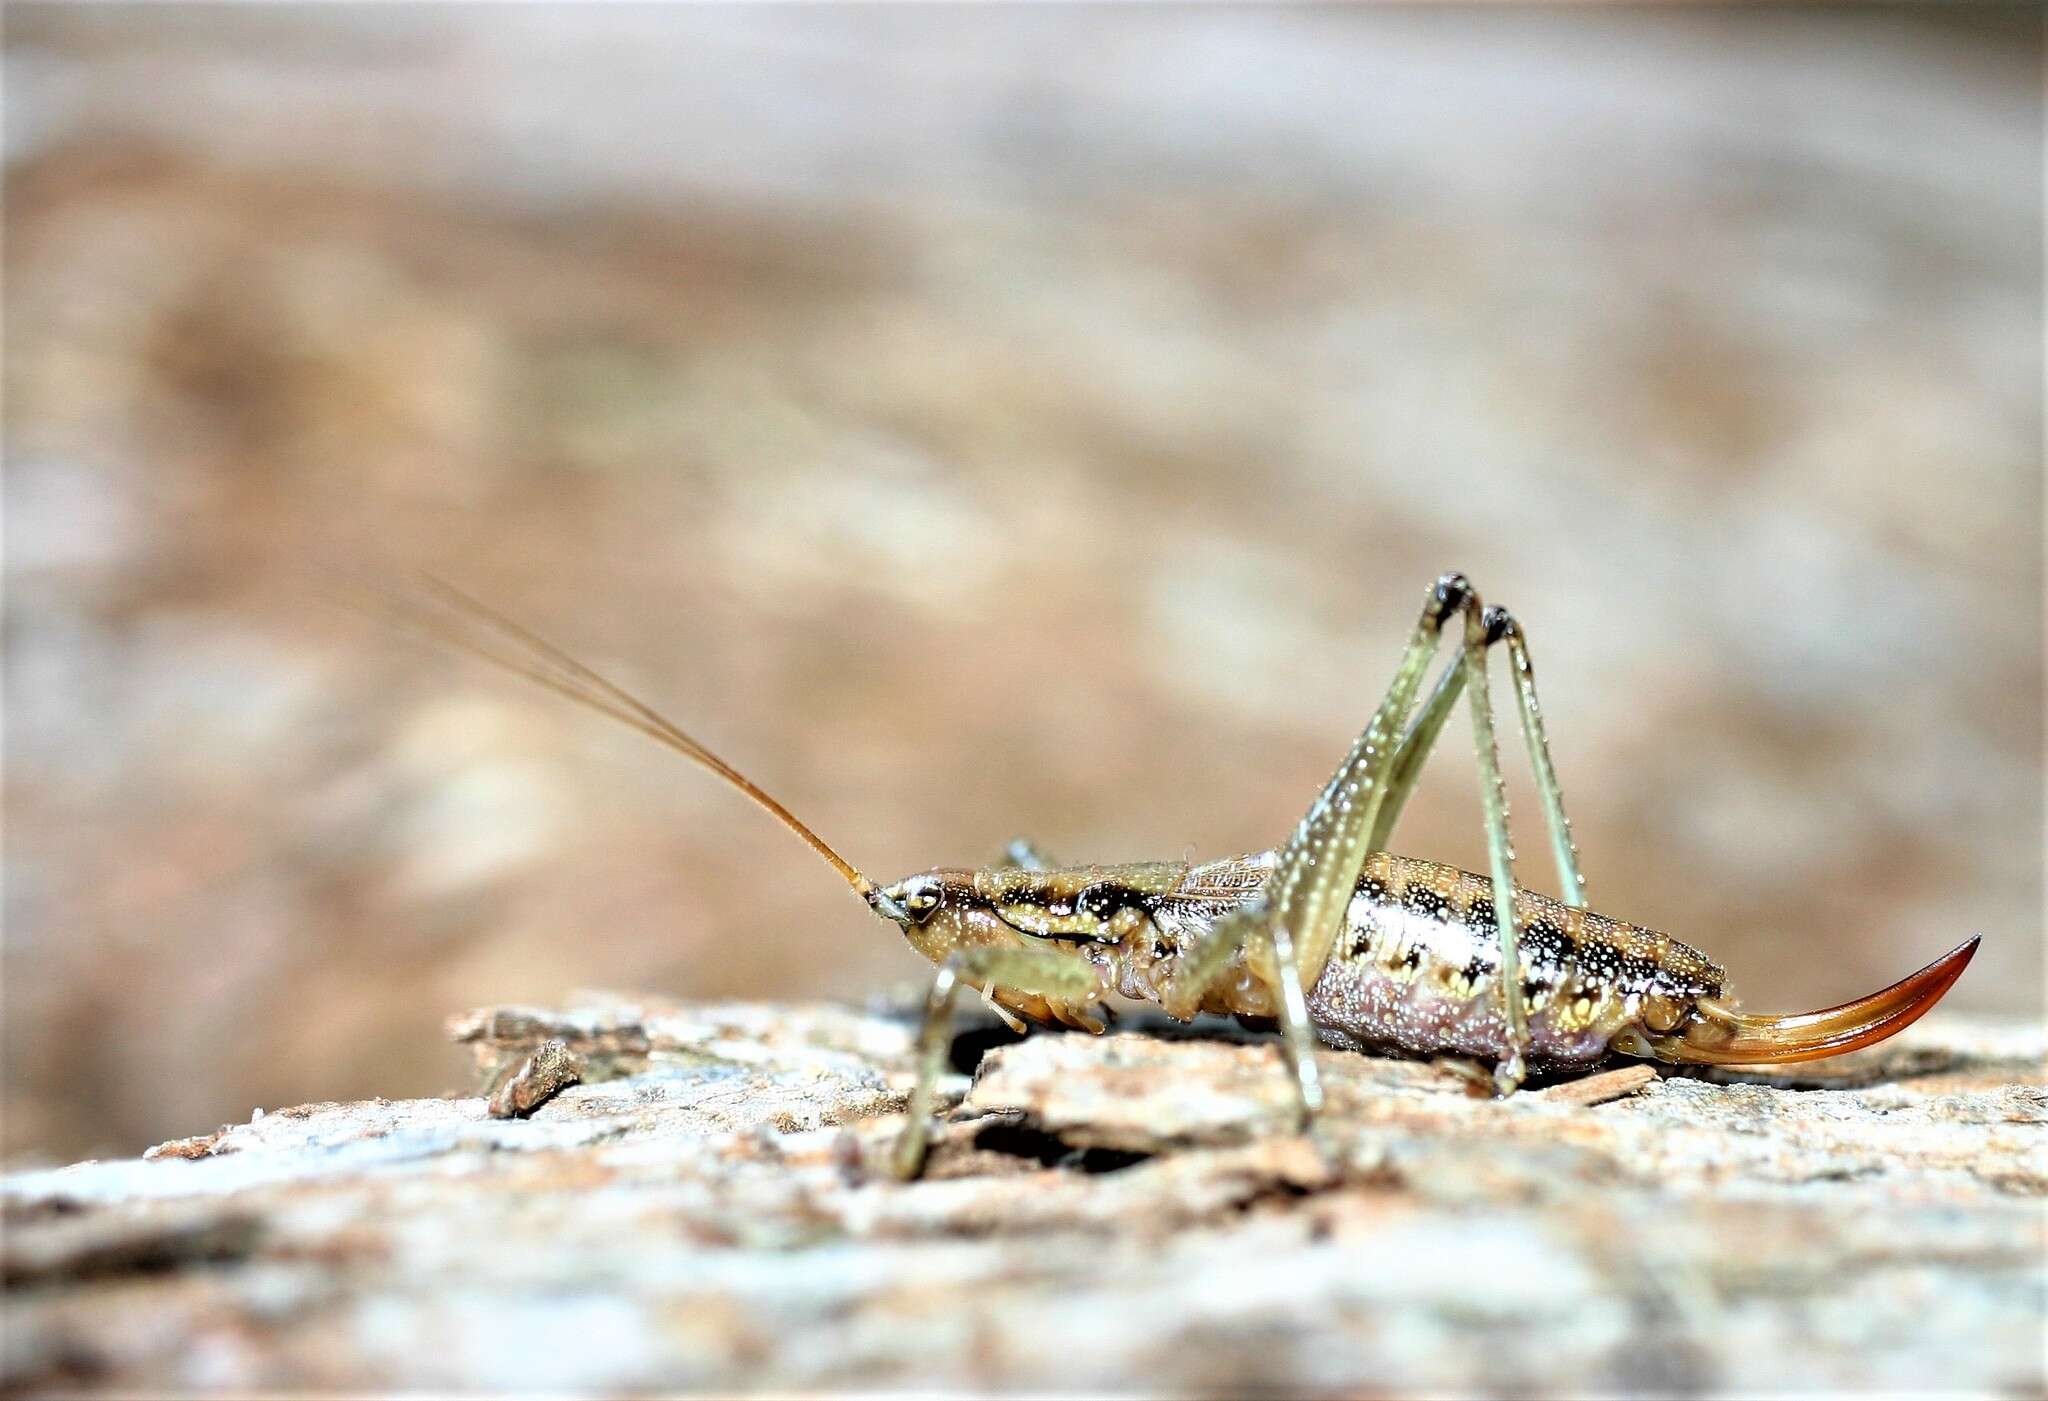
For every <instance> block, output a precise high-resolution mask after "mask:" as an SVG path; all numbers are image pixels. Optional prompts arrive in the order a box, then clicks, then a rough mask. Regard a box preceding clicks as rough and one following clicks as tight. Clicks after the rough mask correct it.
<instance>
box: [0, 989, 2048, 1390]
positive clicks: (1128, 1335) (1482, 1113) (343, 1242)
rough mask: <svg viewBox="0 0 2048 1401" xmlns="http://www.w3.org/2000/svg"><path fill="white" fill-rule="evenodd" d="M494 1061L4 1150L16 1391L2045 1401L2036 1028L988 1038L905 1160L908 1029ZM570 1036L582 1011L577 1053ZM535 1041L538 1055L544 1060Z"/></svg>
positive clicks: (878, 1019)
mask: <svg viewBox="0 0 2048 1401" xmlns="http://www.w3.org/2000/svg"><path fill="white" fill-rule="evenodd" d="M451 1031H452V1033H453V1035H454V1036H455V1039H456V1040H457V1041H459V1042H461V1043H463V1044H465V1045H466V1046H468V1047H469V1048H470V1049H471V1051H472V1052H473V1053H474V1054H475V1057H476V1061H477V1066H478V1070H479V1072H480V1076H479V1082H480V1083H482V1084H484V1085H486V1086H490V1087H493V1088H494V1089H495V1090H496V1094H495V1095H494V1096H493V1097H492V1098H491V1099H488V1100H487V1099H486V1098H485V1097H484V1096H482V1095H477V1096H471V1097H451V1098H447V1099H434V1100H409V1101H389V1100H381V1099H379V1100H372V1101H368V1102H364V1103H355V1104H312V1105H304V1106H301V1107H298V1108H293V1109H284V1110H279V1111H276V1112H274V1113H268V1114H261V1113H259V1115H258V1116H257V1117H256V1118H254V1119H252V1120H251V1121H250V1122H248V1123H246V1124H237V1125H233V1126H230V1127H227V1128H223V1129H220V1130H218V1131H217V1132H214V1133H210V1134H205V1135H201V1136H199V1137H195V1138H190V1139H182V1140H178V1141H175V1142H172V1143H167V1144H163V1145H160V1146H159V1147H158V1148H155V1149H153V1150H151V1151H150V1152H149V1153H148V1154H145V1155H144V1156H143V1157H142V1158H139V1159H133V1160H127V1161H118V1162H88V1163H80V1164H77V1165H74V1166H71V1167H66V1168H60V1169H54V1170H44V1171H32V1172H20V1173H16V1174H14V1175H12V1176H10V1177H8V1178H6V1179H5V1181H4V1200H5V1209H6V1219H7V1226H8V1229H7V1236H6V1245H5V1257H4V1259H5V1278H6V1288H7V1295H6V1298H7V1321H8V1327H7V1329H6V1342H5V1354H4V1372H0V1380H4V1383H5V1385H6V1386H7V1387H9V1388H10V1389H13V1390H30V1389H33V1390H37V1391H48V1390H52V1389H62V1388H75V1389H79V1390H105V1391H113V1390H118V1391H163V1390H216V1389H231V1390H240V1391H276V1390H285V1389H306V1388H319V1389H324V1390H330V1391H344V1392H355V1391H364V1390H371V1389H390V1388H405V1389H411V1390H461V1391H468V1390H490V1391H519V1392H535V1391H542V1392H555V1391H582V1392H604V1393H611V1392H618V1391H625V1390H649V1391H712V1392H733V1391H740V1390H768V1391H790V1390H828V1389H839V1388H859V1389H869V1390H872V1389H876V1388H903V1387H919V1388H939V1389H944V1390H976V1391H988V1390H994V1391H1007V1390H1029V1391H1065V1392H1077V1391H1078V1392H1091V1393H1093V1392H1104V1391H1119V1390H1142V1391H1147V1392H1171V1393H1176V1394H1197V1395H1241V1394H1245V1393H1247V1392H1269V1393H1286V1394H1301V1393H1346V1394H1349V1393H1356V1392H1362V1391H1373V1392H1383V1391H1384V1392H1397V1393H1399V1392H1412V1391H1418V1390H1428V1391H1439V1392H1455V1393H1462V1394H1472V1393H1489V1394H1492V1393H1515V1394H1523V1393H1547V1394H1555V1395H1580V1394H1584V1393H1586V1392H1588V1391H1596V1390H1606V1391H1622V1392H1630V1393H1638V1392H1658V1393H1690V1392H1707V1391H1712V1392H1731V1391H1732V1392H1753V1391H1759V1390H1768V1391H1785V1390H1796V1389H1805V1388H1828V1389H1863V1388H1884V1389H1888V1390H1899V1389H1939V1390H1942V1391H1972V1392H2015V1393H2021V1394H2040V1392H2041V1391H2042V1390H2043V1388H2044V1382H2048V1379H2044V1375H2043V1362H2042V1338H2043V1332H2042V1328H2043V1277H2044V1272H2043V1257H2044V1246H2048V1240H2044V1225H2048V1217H2044V1211H2043V1195H2044V1192H2048V1134H2044V1130H2043V1125H2044V1122H2048V1092H2044V1089H2043V1085H2044V1067H2043V1040H2042V1036H2041V1033H2040V1031H2039V1030H2038V1029H2036V1028H2024V1029H2022V1028H1998V1027H1993V1026H1989V1025H1985V1024H1976V1023H1970V1022H1964V1021H1958V1020H1937V1019H1930V1021H1929V1022H1927V1023H1923V1024H1922V1025H1921V1026H1920V1027H1916V1028H1914V1029H1913V1030H1912V1031H1910V1032H1908V1033H1907V1034H1906V1035H1905V1036H1902V1037H1900V1038H1898V1039H1897V1040H1896V1041H1894V1042H1891V1043H1889V1044H1887V1045H1886V1046H1884V1047H1880V1048H1877V1049H1876V1050H1873V1051H1871V1052H1866V1053H1864V1054H1862V1055H1861V1056H1857V1057H1850V1058H1846V1059H1844V1060H1842V1061H1838V1062H1829V1063H1825V1064H1821V1065H1817V1066H1811V1067H1800V1068H1796V1069H1797V1070H1798V1074H1796V1075H1784V1074H1780V1075H1761V1074H1754V1075H1726V1074H1717V1075H1713V1076H1702V1077H1693V1076H1681V1075H1671V1074H1666V1073H1662V1072H1659V1071H1657V1070H1654V1069H1652V1068H1650V1067H1648V1066H1642V1065H1624V1066H1622V1067H1620V1068H1618V1069H1615V1070H1612V1071H1608V1072H1605V1073H1602V1074H1599V1075H1595V1076H1591V1077H1586V1078H1583V1079H1579V1080H1572V1081H1565V1082H1561V1083H1558V1084H1555V1085H1552V1086H1550V1087H1548V1088H1543V1089H1538V1090H1535V1091H1533V1092H1528V1093H1523V1094H1520V1095H1517V1096H1515V1097H1514V1098H1512V1099H1510V1100H1506V1101H1498V1102H1496V1101H1492V1100H1488V1099H1483V1098H1474V1097H1473V1096H1472V1095H1471V1094H1470V1093H1468V1090H1467V1085H1466V1082H1465V1081H1464V1080H1463V1079H1461V1078H1460V1077H1459V1076H1458V1075H1456V1074H1454V1073H1452V1072H1451V1071H1449V1070H1447V1069H1445V1068H1441V1067H1435V1066H1431V1065H1426V1064H1420V1063H1415V1062H1404V1061H1393V1060H1380V1059H1373V1058H1368V1057H1364V1056H1356V1055H1345V1054H1335V1053H1326V1054H1325V1057H1324V1061H1325V1067H1326V1071H1327V1078H1328V1085H1329V1100H1330V1104H1329V1111H1328V1113H1327V1114H1326V1115H1325V1117H1324V1119H1323V1120H1322V1122H1321V1124H1320V1126H1319V1128H1318V1131H1317V1133H1316V1135H1315V1136H1314V1138H1313V1139H1309V1138H1302V1137H1297V1136H1294V1135H1293V1134H1292V1133H1291V1132H1290V1131H1289V1129H1288V1122H1289V1115H1288V1110H1289V1104H1288V1099H1287V1088H1286V1079H1285V1076H1284V1075H1283V1073H1282V1071H1281V1066H1280V1058H1279V1054H1278V1050H1277V1048H1276V1046H1275V1045H1274V1044H1272V1043H1271V1042H1270V1041H1269V1040H1266V1039H1262V1038H1257V1037H1251V1036H1247V1035H1245V1034H1242V1033H1237V1032H1234V1031H1227V1032H1219V1033H1217V1034H1213V1035H1212V1034H1197V1035H1191V1034H1189V1033H1188V1032H1186V1031H1184V1030H1180V1031H1171V1032H1166V1033H1163V1032H1162V1028H1161V1027H1159V1026H1157V1025H1152V1024H1142V1025H1141V1026H1140V1027H1139V1028H1138V1029H1136V1030H1131V1031H1124V1032H1120V1033H1118V1034H1115V1035H1111V1036H1107V1037H1101V1038H1095V1037H1088V1036H1083V1035H1078V1034H1076V1035H1055V1034H1039V1035H1034V1036H1031V1037H1029V1038H1026V1039H1024V1040H1021V1041H1016V1040H1011V1039H1009V1038H1007V1037H1006V1036H1005V1035H1003V1034H1001V1033H1000V1032H999V1031H996V1030H991V1029H990V1028H987V1027H981V1028H970V1029H969V1030H968V1032H966V1033H965V1034H964V1035H963V1037H962V1038H961V1041H960V1042H959V1043H958V1049H959V1052H960V1056H961V1058H962V1059H963V1060H971V1058H972V1055H973V1053H974V1052H975V1051H976V1050H977V1049H978V1048H982V1047H986V1046H988V1045H989V1044H990V1043H991V1042H996V1043H1000V1044H995V1045H994V1047H993V1049H991V1050H989V1051H988V1053H987V1055H986V1057H985V1059H983V1060H982V1062H981V1064H980V1067H979V1073H978V1075H977V1076H976V1077H975V1079H974V1080H973V1082H972V1084H971V1085H970V1083H969V1081H968V1079H967V1078H966V1077H965V1076H955V1077H954V1078H953V1080H952V1081H951V1082H949V1084H948V1086H947V1096H946V1102H947V1103H948V1104H949V1105H951V1106H952V1108H951V1111H950V1115H949V1118H948V1120H947V1122H946V1123H945V1125H944V1126H943V1128H942V1129H941V1130H940V1131H939V1133H938V1134H937V1137H936V1140H935V1148H934V1152H933V1156H932V1161H931V1165H930V1169H929V1171H928V1173H927V1175H926V1178H925V1179H924V1180H923V1181H920V1182H916V1183H910V1184H899V1183H895V1182H891V1181H888V1180H886V1179H885V1178H884V1177H882V1176H881V1175H880V1172H879V1165H880V1164H881V1163H883V1162H885V1161H886V1148H887V1145H888V1142H889V1139H890V1135H891V1134H892V1133H893V1132H894V1130H895V1129H896V1128H897V1127H898V1126H900V1124H901V1122H902V1120H901V1110H902V1105H903V1100H904V1092H905V1090H906V1089H907V1088H908V1074H909V1066H910V1054H909V1051H910V1039H911V1035H912V1027H911V1024H910V1022H909V1020H908V1019H907V1018H905V1017H903V1016H900V1015H893V1014H888V1013H880V1012H878V1013H873V1014H864V1013H861V1012H856V1011H852V1010H848V1009H844V1008H838V1007H829V1006H817V1005H801V1006H766V1005H741V1004H728V1005H687V1004H665V1003H655V1002H651V1001H644V1002H625V1001H621V1000H617V999H601V998H595V997H583V998H578V999H576V1000H574V1001H573V1002H572V1004H571V1005H569V1006H568V1007H566V1008H564V1009H561V1010H542V1009H534V1008H498V1009H493V1010H487V1011H482V1012H477V1013H473V1014H470V1015H468V1016H465V1017H461V1018H457V1019H456V1020H455V1021H454V1022H452V1023H451ZM551 1043H559V1044H558V1045H557V1044H551ZM536 1053H539V1054H538V1056H537V1058H536Z"/></svg>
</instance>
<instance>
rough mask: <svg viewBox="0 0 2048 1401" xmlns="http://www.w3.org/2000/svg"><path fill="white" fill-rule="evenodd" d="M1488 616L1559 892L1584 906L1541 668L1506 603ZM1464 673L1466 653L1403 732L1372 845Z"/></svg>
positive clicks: (1402, 798) (1403, 796) (1401, 802)
mask: <svg viewBox="0 0 2048 1401" xmlns="http://www.w3.org/2000/svg"><path fill="white" fill-rule="evenodd" d="M1483 622H1484V628H1485V645H1486V646H1488V647H1491V646H1494V645H1495V644H1496V643H1500V642H1505V643H1506V644H1507V648H1508V665H1509V666H1510V668H1512V673H1513V676H1514V679H1515V700H1516V705H1517V708H1518V709H1519V711H1520V712H1521V719H1522V740H1523V743H1524V744H1525V746H1526V747H1527V749H1528V752H1529V767H1530V768H1531V769H1532V770H1533V771H1534V772H1535V777H1536V792H1537V794H1538V796H1539V797H1540V798H1541V800H1542V803H1543V817H1544V825H1545V826H1546V827H1547V828H1548V829H1549V833H1550V849H1551V854H1552V856H1553V857H1554V858H1555V859H1556V862H1557V880H1558V886H1559V889H1560V893H1561V894H1562V897H1563V899H1564V902H1565V903H1566V904H1567V905H1574V906H1578V907H1580V908H1583V907H1584V906H1585V903H1586V879H1585V877H1584V876H1583V875H1581V874H1580V872H1579V852H1578V848H1577V846H1575V845H1574V844H1573V842H1572V824H1571V819H1570V818H1568V817H1566V816H1565V812H1564V792H1563V790H1562V789H1561V788H1560V787H1559V786H1558V782H1557V768H1556V766H1555V765H1554V764H1552V763H1551V759H1550V739H1549V737H1548V735H1546V734H1545V733H1544V729H1543V705H1542V702H1541V701H1540V700H1539V699H1538V698H1537V695H1536V671H1535V668H1534V667H1533V666H1532V665H1531V664H1530V661H1529V645H1528V642H1527V640H1526V638H1525V636H1524V634H1523V632H1522V627H1521V624H1520V623H1518V622H1516V621H1515V618H1514V616H1513V615H1512V614H1511V613H1509V612H1508V611H1507V610H1506V609H1505V608H1488V609H1486V610H1485V613H1484V617H1483ZM1465 675H1466V671H1465V665H1464V657H1463V655H1462V653H1461V654H1460V655H1458V656H1456V657H1453V658H1452V659H1451V661H1450V662H1449V663H1448V664H1447V665H1446V666H1445V667H1444V669H1443V672H1442V674H1441V675H1440V676H1438V678H1437V684H1436V687H1435V689H1434V690H1433V691H1432V692H1431V693H1430V697H1429V699H1428V700H1427V701H1425V702H1424V703H1423V706H1422V709H1421V710H1420V711H1418V712H1417V713H1416V717H1415V721H1414V723H1413V724H1411V725H1410V726H1409V727H1408V733H1407V734H1405V735H1404V736H1402V738H1401V747H1400V749H1398V750H1397V751H1396V752H1395V754H1394V764H1393V771H1392V774H1391V775H1390V776H1389V778H1388V780H1387V796H1386V798H1385V799H1384V800H1383V801H1382V802H1381V804H1380V810H1379V815H1378V817H1377V818H1375V819H1374V822H1373V830H1372V840H1371V849H1372V850H1374V851H1385V850H1387V844H1388V841H1389V840H1390V839H1391V838H1392V836H1393V833H1394V824H1395V823H1396V822H1397V821H1398V820H1399V818H1400V816H1401V809H1402V807H1403V806H1405V805H1406V803H1407V801H1408V799H1409V797H1410V796H1411V795H1412V794H1413V793H1414V791H1415V785H1416V783H1417V781H1418V780H1419V779H1420V777H1421V775H1422V766H1423V764H1424V763H1425V762H1426V761H1427V760H1428V758H1429V755H1430V752H1431V750H1432V749H1433V748H1434V747H1435V745H1436V740H1437V737H1438V736H1439V735H1440V734H1441V733H1442V732H1443V727H1444V723H1445V722H1446V721H1447V720H1449V719H1450V715H1451V711H1452V710H1454V709H1455V708H1456V707H1457V702H1458V698H1459V696H1461V695H1462V694H1463V693H1464V690H1465Z"/></svg>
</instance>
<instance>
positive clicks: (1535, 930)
mask: <svg viewBox="0 0 2048 1401" xmlns="http://www.w3.org/2000/svg"><path fill="white" fill-rule="evenodd" d="M1515 923H1516V927H1517V929H1518V931H1519V939H1518V949H1519V962H1520V973H1521V979H1522V985H1523V994H1524V1005H1525V1006H1526V1008H1527V1012H1528V1018H1529V1034H1530V1058H1531V1060H1532V1061H1535V1062H1537V1063H1539V1064H1541V1063H1544V1062H1548V1063H1550V1064H1554V1065H1585V1064H1588V1063H1590V1062H1593V1061H1597V1060H1600V1059H1601V1058H1602V1057H1604V1056H1605V1055H1606V1054H1607V1050H1608V1042H1609V1041H1610V1040H1611V1039H1612V1038H1613V1037H1614V1035H1615V1034H1616V1033H1617V1032H1619V1031H1621V1030H1622V1029H1623V1028H1625V1027H1629V1026H1633V1025H1647V1026H1649V1027H1650V1028H1652V1029H1654V1030H1668V1029H1669V1028H1670V1027H1672V1026H1676V1025H1677V1024H1678V1021H1679V1020H1680V1019H1681V1018H1682V1017H1683V1016H1684V1015H1685V1013H1686V1012H1687V1011H1689V1010H1690V1008H1691V1006H1692V1004H1693V1003H1694V1002H1695V1001H1697V1000H1698V999H1700V998H1702V997H1713V996H1718V995H1719V994H1720V991H1721V984H1722V981H1723V974H1722V972H1721V970H1720V968H1718V967H1716V966H1715V965H1714V964H1713V963H1711V962H1709V961H1708V960H1707V959H1706V957H1705V956H1704V955H1702V954H1701V953H1699V951H1698V950H1696V949H1693V948H1691V947H1689V946H1687V945H1685V944H1682V943H1680V942H1679V941H1678V940H1676V939H1674V938H1672V937H1671V936H1670V935H1668V934H1660V933H1658V932H1657V931H1656V930H1654V929H1643V928H1639V927H1638V926H1636V925H1632V924H1623V923H1621V922H1620V921H1618V920H1612V919H1608V918H1606V917H1605V916H1603V915H1597V914H1594V913H1592V912H1591V911H1589V910H1576V909H1572V908H1570V907H1569V906H1566V905H1562V904H1560V903H1558V902H1557V901H1555V900H1552V899H1550V898H1549V897H1548V896H1544V895H1538V894H1536V893H1535V892H1534V891H1528V890H1519V891H1517V892H1516V901H1515ZM1499 979H1500V938H1499V935H1498V933H1497V931H1496V929H1495V927H1494V916H1493V883H1492V882H1491V881H1490V880H1488V879H1487V878H1486V877H1484V876H1480V875H1475V874H1473V873H1472V872H1470V871H1461V870H1459V869H1457V868H1456V867H1454V866H1442V865H1438V864H1437V863H1436V862H1433V861H1417V860H1414V859H1412V858H1409V857H1404V856H1393V855H1390V854H1388V853H1385V852H1379V853H1375V854H1374V855H1373V856H1371V857H1369V858H1368V859H1367V861H1366V864H1365V869H1364V871H1363V872H1362V873H1361V874H1360V876H1359V881H1358V886H1357V890H1356V892H1355V893H1354V895H1353V896H1352V900H1351V906H1350V909H1349V911H1348V912H1347V916H1346V921H1345V928H1344V931H1343V932H1342V934H1340V935H1339V936H1338V940H1337V945H1336V947H1335V948H1334V949H1333V950H1332V951H1331V955H1330V961H1329V962H1328V963H1327V964H1326V965H1325V966H1324V968H1323V972H1322V976H1321V977H1320V978H1318V979H1317V980H1316V984H1315V986H1314V987H1313V988H1312V989H1310V990H1309V994H1308V1008H1309V1016H1310V1017H1311V1018H1312V1019H1313V1020H1314V1022H1315V1024H1316V1029H1317V1031H1318V1032H1319V1033H1320V1034H1321V1035H1322V1038H1323V1040H1324V1041H1326V1042H1328V1043H1330V1044H1331V1045H1333V1046H1339V1047H1343V1048H1345V1049H1350V1050H1371V1049H1385V1048H1392V1049H1398V1050H1404V1051H1408V1052H1412V1053H1415V1054H1418V1055H1432V1054H1448V1055H1468V1056H1479V1057H1485V1058H1487V1059H1497V1058H1498V1057H1500V1056H1502V1055H1504V1054H1506V1052H1507V1032H1506V1021H1505V1016H1504V1013H1503V1011H1502V1007H1501V998H1500V983H1499Z"/></svg>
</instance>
